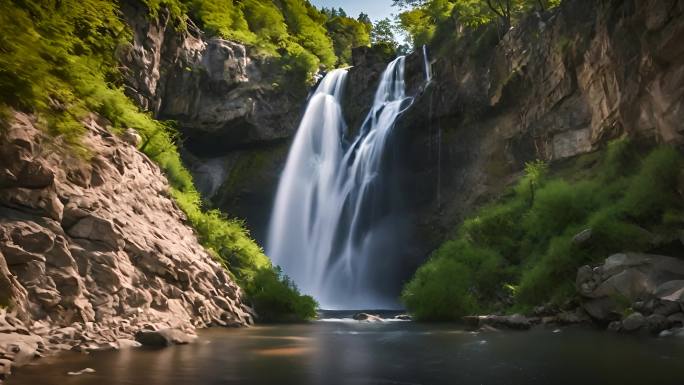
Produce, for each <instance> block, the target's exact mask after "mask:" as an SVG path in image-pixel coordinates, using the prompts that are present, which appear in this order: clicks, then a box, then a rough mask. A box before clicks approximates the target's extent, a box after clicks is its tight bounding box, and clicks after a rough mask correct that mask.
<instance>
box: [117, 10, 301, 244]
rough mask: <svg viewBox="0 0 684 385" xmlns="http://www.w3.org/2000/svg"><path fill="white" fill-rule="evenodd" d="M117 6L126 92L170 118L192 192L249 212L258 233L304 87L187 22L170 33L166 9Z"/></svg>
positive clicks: (234, 211) (237, 212)
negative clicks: (126, 32) (124, 35)
mask: <svg viewBox="0 0 684 385" xmlns="http://www.w3.org/2000/svg"><path fill="white" fill-rule="evenodd" d="M122 10H123V13H124V16H125V17H126V19H127V21H128V24H129V25H130V26H131V28H132V30H133V36H134V39H133V43H132V44H131V45H129V46H127V47H124V48H123V49H121V50H120V54H119V57H120V61H121V63H122V67H123V72H124V75H125V78H124V81H125V84H126V91H127V94H128V95H129V96H131V97H132V98H133V99H134V100H136V101H137V102H138V104H139V105H140V106H141V107H142V108H144V109H146V110H148V111H151V112H152V113H153V114H154V115H155V117H156V118H158V119H163V120H165V119H170V120H174V121H176V123H177V125H178V128H179V129H180V131H181V133H182V136H183V141H184V146H183V157H184V161H185V163H186V165H187V166H188V168H189V169H190V170H191V172H192V173H193V176H194V178H195V183H196V185H197V187H198V189H199V190H200V191H201V192H202V193H203V195H204V196H205V198H209V199H210V200H211V201H213V202H214V204H215V205H216V206H217V207H219V208H222V209H226V211H228V209H229V210H230V211H229V212H230V213H231V215H234V216H237V217H240V218H246V217H248V218H250V224H251V225H252V226H250V227H251V228H252V229H253V230H255V231H254V232H253V235H254V236H255V238H256V239H257V240H261V239H262V229H263V228H264V227H265V226H266V222H267V220H268V212H269V210H270V203H271V200H272V195H273V194H274V193H275V188H276V187H277V180H278V174H279V171H280V168H281V167H282V164H284V162H285V157H286V156H287V149H288V147H289V142H290V139H291V138H292V136H293V135H294V132H295V130H296V128H297V125H298V123H299V119H300V115H301V112H302V110H303V108H304V105H305V103H306V94H307V92H308V89H307V88H308V87H307V85H306V84H304V83H303V82H302V83H299V84H298V83H297V82H296V81H290V79H288V77H287V74H285V73H284V72H283V70H282V68H280V64H279V63H278V62H277V60H276V59H274V58H272V57H267V56H263V55H260V54H258V52H257V51H256V50H255V49H252V48H249V47H246V46H244V45H242V44H238V43H235V42H231V41H227V40H223V39H219V38H209V37H206V36H204V35H203V33H202V32H201V31H200V30H199V29H198V28H196V27H195V26H194V25H193V24H192V22H190V24H189V25H188V28H187V30H185V31H179V30H178V29H177V28H176V24H175V22H174V20H173V19H172V18H171V16H170V15H169V14H168V12H165V11H163V10H162V11H161V12H160V15H159V17H158V18H157V19H156V20H152V21H150V20H148V19H147V18H146V17H145V16H144V15H146V12H147V11H146V8H145V7H144V6H143V5H141V4H139V3H138V2H137V1H134V0H131V1H125V2H124V4H123V7H122ZM238 179H239V181H238ZM255 224H258V225H257V226H254V225H255Z"/></svg>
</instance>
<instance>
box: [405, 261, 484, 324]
mask: <svg viewBox="0 0 684 385" xmlns="http://www.w3.org/2000/svg"><path fill="white" fill-rule="evenodd" d="M469 273H470V270H469V269H468V268H467V267H466V266H464V265H463V264H462V263H460V262H458V261H456V260H455V259H451V258H434V257H433V258H431V259H430V260H429V261H428V262H427V263H426V264H424V265H423V266H421V267H420V268H419V269H418V271H416V273H415V275H414V276H413V279H411V281H410V282H409V283H408V284H406V286H404V290H403V292H402V295H401V298H402V301H403V303H404V305H406V309H408V311H410V312H411V314H412V315H413V316H414V317H415V318H416V319H417V320H422V321H438V320H452V319H458V317H460V316H462V315H466V314H471V313H473V312H475V311H477V310H478V307H477V304H476V300H475V298H474V296H473V294H472V293H471V292H470V287H469V283H470V278H469Z"/></svg>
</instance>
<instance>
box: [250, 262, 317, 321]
mask: <svg viewBox="0 0 684 385" xmlns="http://www.w3.org/2000/svg"><path fill="white" fill-rule="evenodd" d="M246 290H247V292H248V293H249V296H250V299H251V300H252V304H253V306H254V310H255V311H256V312H257V313H258V314H259V318H260V320H261V321H263V322H289V321H300V320H302V319H313V318H315V317H316V307H317V306H318V304H317V303H316V301H314V299H313V298H312V297H310V296H308V295H301V294H300V293H299V290H297V287H296V286H295V285H294V283H293V282H292V281H291V280H290V279H289V278H288V277H287V276H284V275H283V274H282V271H281V270H280V268H275V269H271V268H263V269H259V270H257V271H256V273H255V276H254V279H253V280H252V281H251V282H250V283H249V284H248V285H247V286H246Z"/></svg>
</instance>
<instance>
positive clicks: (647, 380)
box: [8, 322, 684, 385]
mask: <svg viewBox="0 0 684 385" xmlns="http://www.w3.org/2000/svg"><path fill="white" fill-rule="evenodd" d="M683 358H684V341H682V340H679V339H656V338H650V337H643V338H642V337H636V336H617V335H612V334H609V333H605V332H596V331H591V330H572V329H563V330H562V331H561V332H560V333H554V331H553V330H552V329H549V330H539V331H531V332H492V333H481V334H476V333H470V332H466V331H464V330H462V329H460V328H458V327H457V326H454V325H418V324H414V323H386V324H362V323H349V322H341V323H335V322H318V323H314V324H309V325H284V326H273V327H255V328H250V329H237V330H235V329H215V330H209V331H205V332H203V333H202V335H201V338H200V340H199V342H198V343H196V344H193V345H187V346H177V347H173V348H168V349H163V350H148V349H134V350H126V351H121V352H103V353H98V354H92V355H89V356H86V355H79V354H65V355H62V356H60V357H59V358H58V359H48V360H43V362H42V364H41V365H34V366H30V367H25V368H21V369H20V370H19V371H18V372H17V374H16V375H15V376H14V377H12V378H10V381H8V383H9V384H10V385H12V384H16V385H22V384H23V385H28V384H31V385H40V384H45V385H52V384H54V385H58V384H59V385H71V384H78V385H106V384H111V385H124V384H126V385H168V384H183V385H192V384H202V385H213V384H217V385H218V384H247V385H250V384H286V385H287V384H304V385H306V384H326V385H331V384H332V385H335V384H343V385H356V384H459V385H468V384H494V385H498V384H531V385H535V384H601V385H605V384H620V385H630V384H635V385H636V384H639V385H642V384H659V385H669V384H672V385H675V384H677V385H678V384H682V380H681V376H680V373H679V372H680V371H681V369H680V368H681V362H682V359H683ZM85 367H91V368H94V369H96V370H97V372H96V373H94V374H85V375H82V376H78V377H73V376H67V375H66V372H68V371H76V370H80V369H83V368H85Z"/></svg>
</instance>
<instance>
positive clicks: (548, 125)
mask: <svg viewBox="0 0 684 385" xmlns="http://www.w3.org/2000/svg"><path fill="white" fill-rule="evenodd" d="M683 15H684V1H662V2H661V1H602V2H596V1H588V0H573V1H564V2H563V4H562V5H561V6H560V7H558V8H556V9H553V10H550V11H547V12H545V13H543V14H532V15H529V16H528V17H527V18H526V19H525V20H523V21H522V22H521V23H520V25H519V26H517V27H515V28H514V29H512V30H510V31H508V32H507V33H506V34H505V35H503V37H502V38H499V34H500V32H498V31H497V30H496V29H489V30H487V29H485V30H479V31H476V32H463V29H462V28H461V27H459V25H458V24H457V22H454V26H453V28H454V30H453V34H454V37H453V39H450V41H449V42H447V43H443V44H442V45H441V46H439V47H433V48H434V52H433V53H432V56H433V57H434V58H433V59H432V61H433V63H432V68H433V72H434V77H433V81H432V83H431V84H430V85H429V86H428V87H427V88H425V87H424V83H425V75H424V70H423V61H422V59H423V58H422V52H417V53H413V54H412V55H411V56H410V57H409V58H408V59H407V76H408V79H407V85H408V87H409V89H410V90H412V91H411V93H412V94H414V95H416V101H415V103H414V105H413V107H412V108H411V109H410V110H409V111H407V113H406V114H405V115H404V117H403V118H402V119H401V120H400V123H399V127H397V135H398V136H399V142H400V144H398V145H397V149H396V150H395V151H397V152H398V153H400V154H402V156H401V157H400V158H399V160H400V163H401V165H400V167H399V168H400V169H404V170H406V173H404V174H403V176H404V178H403V184H402V191H406V192H407V194H408V196H407V200H408V201H409V202H411V203H410V204H409V208H410V210H411V211H412V216H413V217H414V222H415V223H417V229H418V230H419V233H420V234H422V236H423V240H424V250H425V251H428V250H430V249H431V247H432V246H434V245H436V244H437V243H439V242H441V240H442V239H443V237H444V235H445V234H446V233H447V232H448V231H449V230H450V229H452V228H453V227H454V226H455V225H456V224H457V223H459V222H460V221H461V220H462V218H463V217H464V216H465V215H467V214H468V213H469V212H471V211H472V210H473V209H474V208H476V207H477V206H479V205H480V204H481V203H482V202H486V201H488V200H490V199H491V198H493V197H496V196H497V195H498V194H499V193H500V192H501V191H502V190H503V189H504V187H506V186H508V185H510V183H511V182H512V181H513V180H515V179H517V177H518V176H519V175H520V173H521V171H522V169H523V167H524V164H525V162H528V161H532V160H535V159H542V160H545V161H550V162H552V163H558V162H562V161H563V160H565V159H569V158H572V157H575V156H577V155H580V154H584V153H588V152H591V151H595V150H597V149H600V148H603V147H604V146H605V144H606V143H607V141H609V140H610V139H614V138H617V137H621V136H630V137H632V138H634V139H635V140H637V141H640V142H642V143H670V144H674V145H681V144H682V143H684V136H683V135H684V126H683V125H682V124H681V122H682V121H684V45H682V44H681V41H682V39H684V17H682V16H683ZM351 71H352V73H351V74H350V78H355V77H357V78H364V77H369V76H370V75H368V74H365V75H364V74H358V75H356V74H354V72H357V71H358V72H364V71H368V70H367V69H366V68H361V67H355V68H353V69H352V70H351ZM350 87H355V84H354V83H350ZM369 97H370V96H367V97H366V99H368V98H369ZM354 100H358V101H359V102H360V103H362V102H364V98H362V97H357V98H355V99H354ZM401 160H403V162H401Z"/></svg>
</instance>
